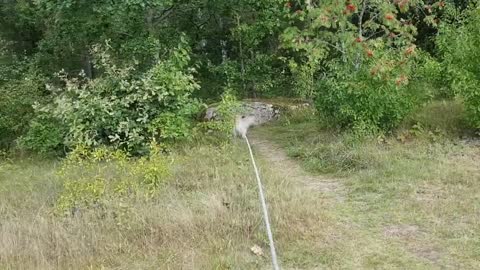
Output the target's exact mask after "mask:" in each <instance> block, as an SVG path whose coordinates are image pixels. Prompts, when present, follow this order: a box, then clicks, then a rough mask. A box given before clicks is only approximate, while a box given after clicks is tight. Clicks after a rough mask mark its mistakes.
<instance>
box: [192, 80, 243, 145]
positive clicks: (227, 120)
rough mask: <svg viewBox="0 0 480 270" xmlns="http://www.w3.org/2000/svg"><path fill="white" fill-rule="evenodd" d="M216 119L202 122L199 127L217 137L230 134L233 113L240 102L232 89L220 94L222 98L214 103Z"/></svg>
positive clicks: (226, 136)
mask: <svg viewBox="0 0 480 270" xmlns="http://www.w3.org/2000/svg"><path fill="white" fill-rule="evenodd" d="M216 109H217V114H218V116H219V117H218V119H215V120H214V121H208V122H203V123H200V124H199V128H200V130H201V131H203V132H209V131H211V132H214V133H216V135H218V137H219V139H221V140H225V139H227V138H230V137H231V136H232V130H233V127H234V125H235V115H236V114H237V113H238V112H239V110H240V103H239V102H238V100H237V98H236V97H235V95H233V94H232V90H230V89H227V90H225V91H224V93H223V94H222V100H221V101H220V102H219V103H218V104H216Z"/></svg>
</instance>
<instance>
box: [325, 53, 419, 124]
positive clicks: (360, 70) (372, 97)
mask: <svg viewBox="0 0 480 270" xmlns="http://www.w3.org/2000/svg"><path fill="white" fill-rule="evenodd" d="M406 50H408V48H407V49H406ZM399 51H400V50H398V51H397V50H382V49H379V50H377V51H376V56H375V58H374V59H369V58H367V57H366V58H365V59H364V60H363V64H362V65H361V66H360V67H355V66H354V65H349V64H345V63H342V62H340V61H338V62H335V63H334V64H333V65H332V66H331V73H330V75H328V76H327V77H326V78H325V79H324V80H322V81H321V82H320V83H319V92H318V95H317V98H316V107H317V109H318V111H319V112H320V114H321V115H323V116H326V117H327V119H329V120H330V122H331V123H333V124H334V125H336V126H340V127H342V128H346V129H353V130H354V131H356V132H359V133H372V132H377V131H380V130H382V131H388V130H391V129H392V128H394V127H395V126H397V125H398V124H399V123H400V122H401V121H402V119H403V118H404V117H405V116H406V115H407V114H408V113H409V112H410V111H411V110H412V109H413V108H415V106H416V104H417V103H418V101H419V95H424V94H425V93H422V92H420V91H422V90H423V89H412V87H411V86H410V85H409V84H410V82H409V80H410V79H412V78H411V77H412V76H411V75H410V74H411V69H412V67H413V63H414V61H415V60H413V59H412V58H404V57H403V55H401V56H397V55H399ZM400 63H403V64H400Z"/></svg>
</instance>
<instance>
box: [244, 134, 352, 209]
mask: <svg viewBox="0 0 480 270" xmlns="http://www.w3.org/2000/svg"><path fill="white" fill-rule="evenodd" d="M250 137H251V138H250V141H251V144H252V147H253V151H255V152H257V153H258V154H259V155H260V156H261V157H262V158H263V159H264V160H266V161H267V162H268V163H270V164H271V166H272V167H273V168H275V170H276V171H277V172H278V173H279V174H281V175H284V176H287V177H288V178H290V179H292V181H297V182H299V183H301V184H302V185H304V187H305V188H308V189H311V190H316V191H319V192H323V193H325V194H327V195H330V196H332V197H334V198H335V199H337V200H339V201H343V199H344V186H343V185H342V183H341V180H339V179H334V178H326V177H323V176H318V175H312V174H311V173H308V172H306V171H305V170H304V169H303V168H302V166H301V165H300V164H299V163H298V162H297V161H295V160H293V159H291V158H289V157H288V156H287V154H286V153H285V152H284V151H283V150H282V149H281V148H280V147H278V146H277V145H275V144H274V143H272V142H270V141H268V140H265V139H263V138H261V137H260V136H259V135H251V136H250Z"/></svg>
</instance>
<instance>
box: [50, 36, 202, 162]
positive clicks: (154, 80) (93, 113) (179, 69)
mask: <svg viewBox="0 0 480 270" xmlns="http://www.w3.org/2000/svg"><path fill="white" fill-rule="evenodd" d="M93 51H94V53H95V55H96V56H97V58H96V65H97V66H98V68H102V69H103V70H104V73H103V75H102V76H100V77H98V78H95V79H93V80H91V79H88V78H85V77H80V78H68V76H67V75H66V74H62V73H61V74H60V78H61V79H62V80H63V82H64V84H65V87H64V89H61V90H60V89H58V90H57V91H56V95H55V96H56V97H55V103H54V106H52V105H47V106H46V107H44V108H42V110H44V111H46V112H48V113H50V114H51V115H52V116H53V117H56V118H58V119H60V120H61V121H62V123H64V124H65V125H66V126H67V127H68V129H69V130H68V137H67V141H66V143H67V145H68V146H74V145H76V144H85V145H88V146H99V145H112V146H114V147H115V148H122V149H126V150H127V151H129V152H135V153H142V152H145V151H146V149H147V148H148V143H149V142H150V141H151V140H152V139H154V138H157V139H159V140H161V141H164V140H167V141H168V140H173V139H184V138H187V137H188V136H189V135H190V129H191V120H192V115H194V114H195V113H196V112H197V111H198V108H199V102H198V101H197V100H195V99H193V98H192V97H191V94H192V92H194V91H195V90H197V89H198V85H197V83H196V82H195V80H194V78H193V75H192V73H193V72H194V70H193V69H192V68H189V67H188V63H189V60H190V56H189V51H188V49H187V48H186V47H185V46H184V44H180V45H179V46H178V48H176V49H175V50H173V51H172V53H171V54H170V56H169V57H168V58H167V59H165V60H158V61H157V63H156V64H155V65H154V66H153V67H152V68H151V69H149V70H148V71H147V72H145V73H140V74H138V73H136V72H135V66H133V65H127V66H121V67H119V66H117V65H116V64H115V62H114V61H113V60H112V58H111V56H110V55H109V53H108V52H109V51H108V47H107V49H103V48H101V47H99V46H97V47H95V48H94V50H93Z"/></svg>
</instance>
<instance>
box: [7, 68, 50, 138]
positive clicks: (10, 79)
mask: <svg viewBox="0 0 480 270" xmlns="http://www.w3.org/2000/svg"><path fill="white" fill-rule="evenodd" d="M9 66H10V67H11V70H9V71H10V73H9V74H6V73H4V72H2V71H3V70H0V147H8V146H10V145H11V144H12V143H13V142H14V140H15V139H16V138H18V137H19V136H21V135H22V134H24V133H25V131H26V130H27V129H28V125H29V122H30V120H31V119H32V118H33V116H34V109H33V107H32V106H33V104H34V103H35V102H37V101H39V100H41V99H42V98H43V97H44V91H45V78H44V77H43V76H41V75H40V74H39V73H38V72H37V71H36V69H35V68H34V67H28V66H27V65H26V64H19V63H17V64H14V63H11V65H10V64H9Z"/></svg>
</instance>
